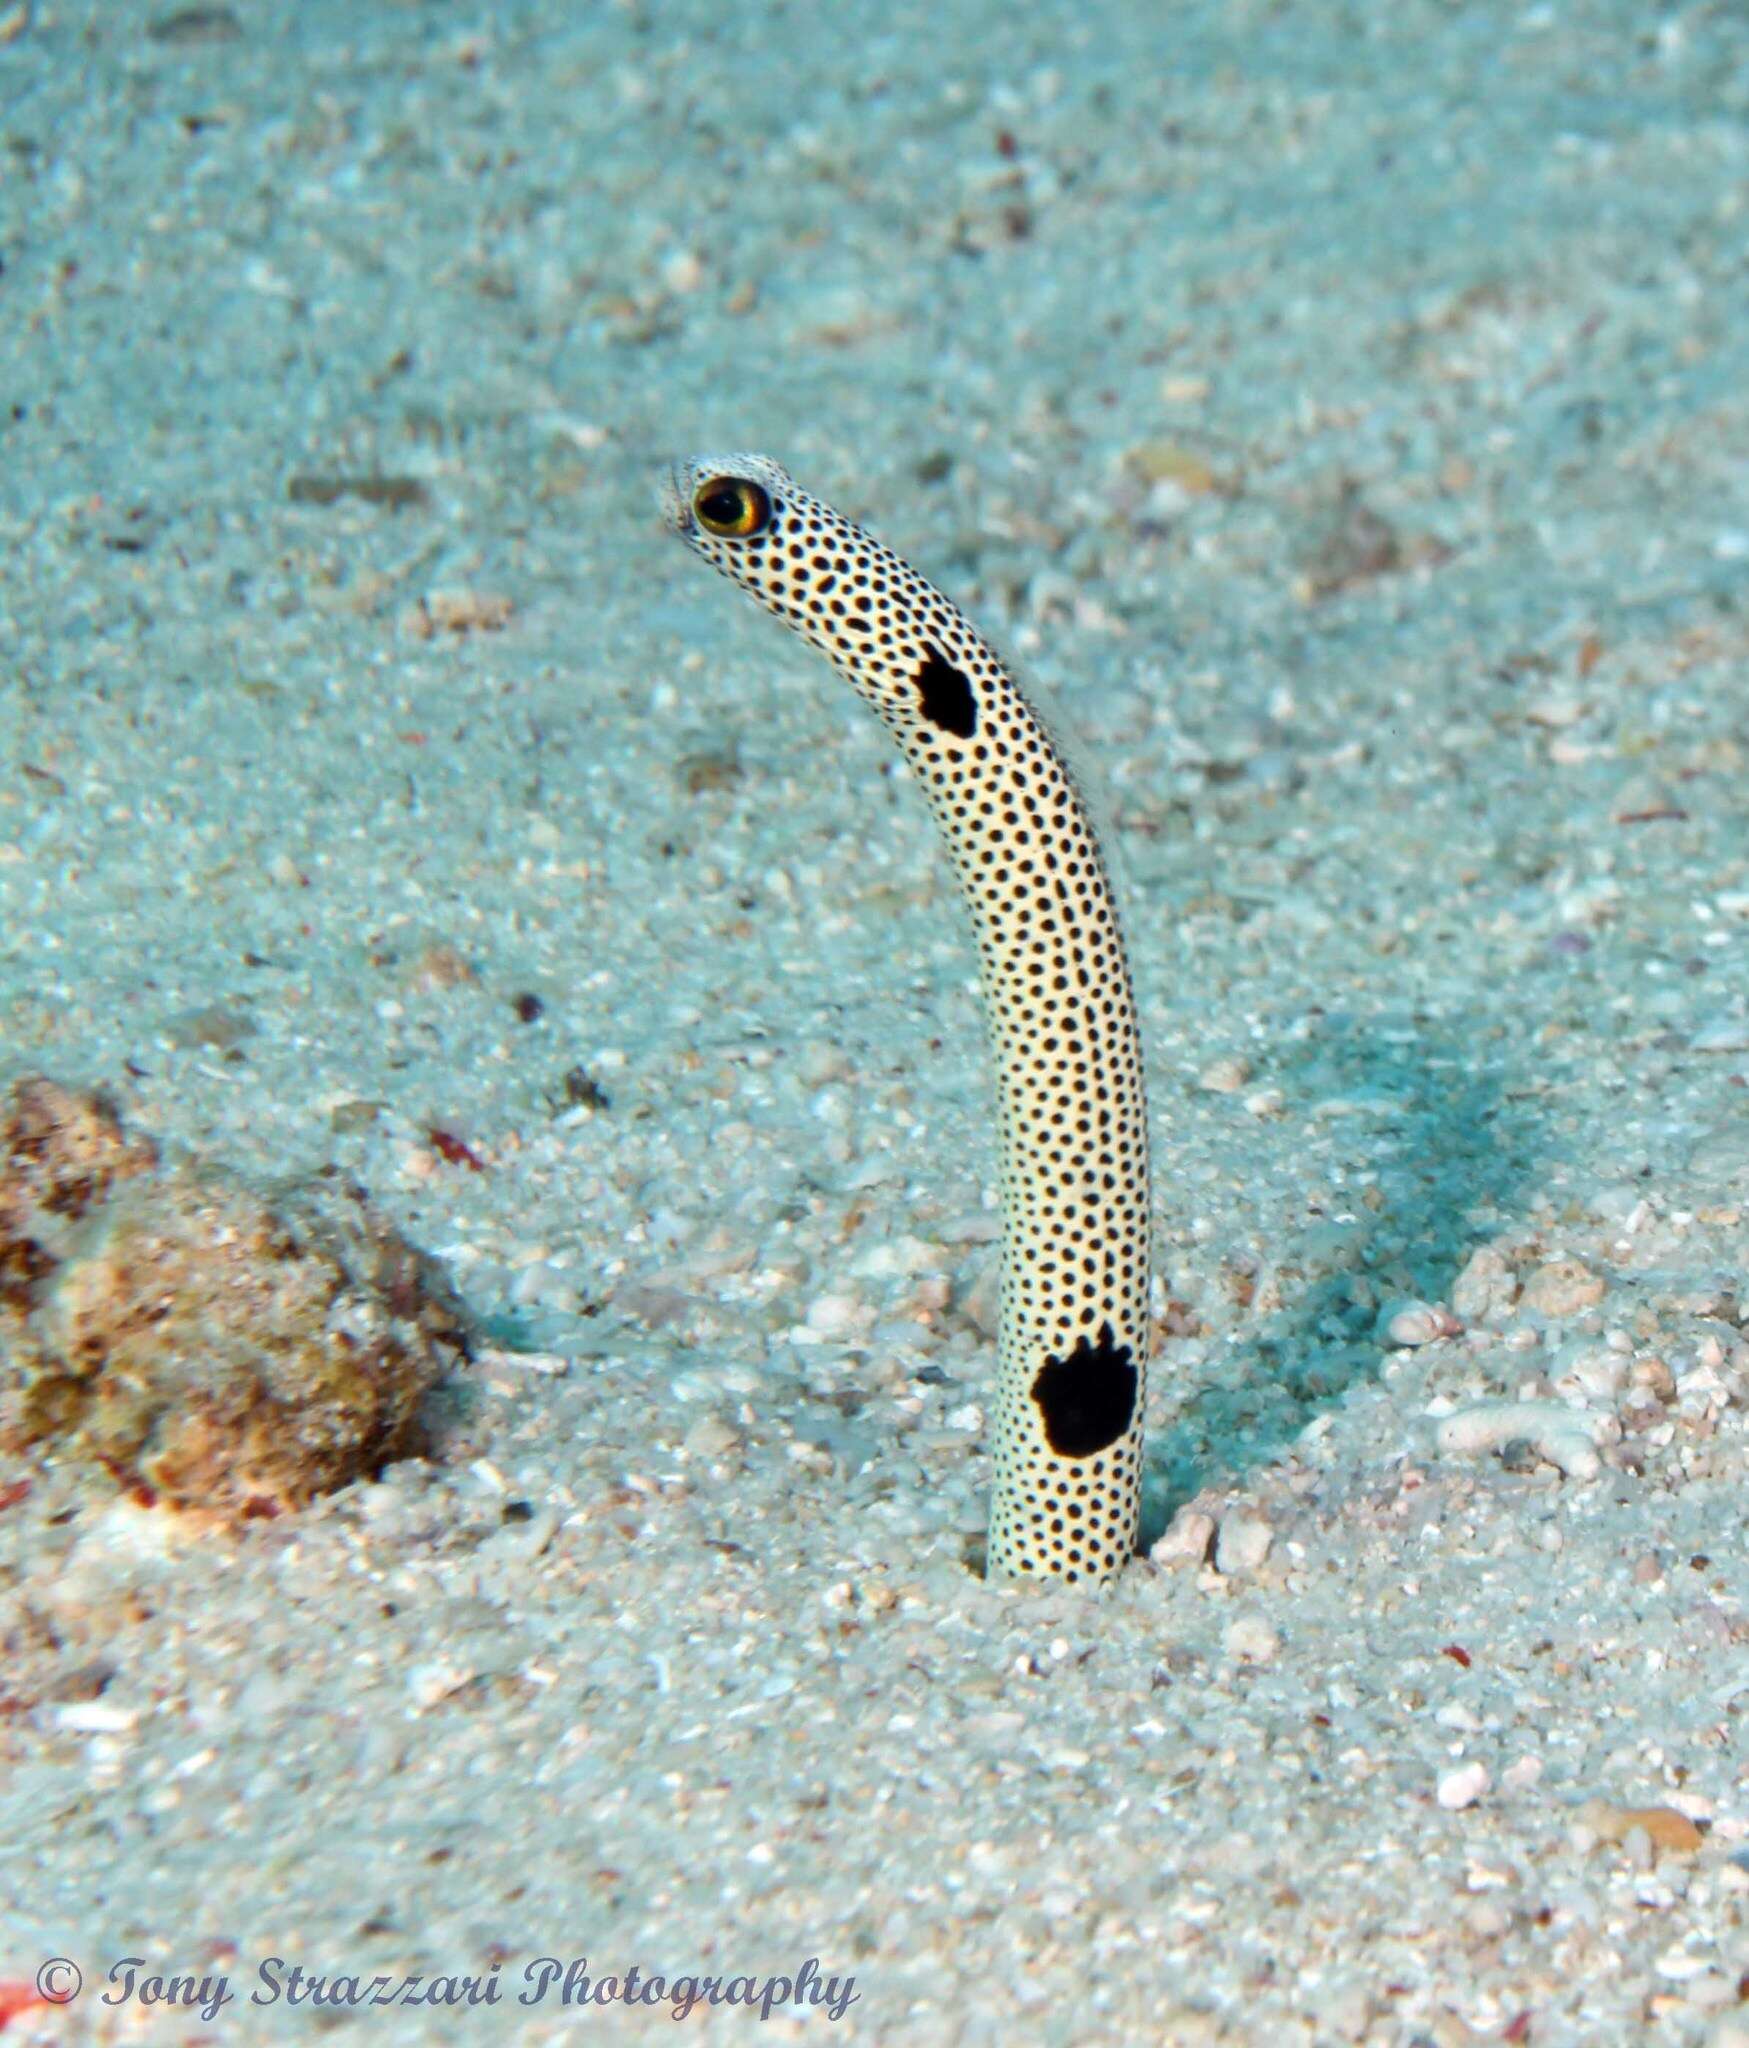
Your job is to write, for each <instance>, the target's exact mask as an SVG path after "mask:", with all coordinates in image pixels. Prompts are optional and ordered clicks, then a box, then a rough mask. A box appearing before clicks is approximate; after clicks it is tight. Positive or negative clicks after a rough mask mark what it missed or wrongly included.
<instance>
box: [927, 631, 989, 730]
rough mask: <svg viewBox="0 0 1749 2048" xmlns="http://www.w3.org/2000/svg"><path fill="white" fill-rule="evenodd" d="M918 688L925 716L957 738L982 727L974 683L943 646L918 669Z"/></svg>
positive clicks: (934, 648)
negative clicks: (973, 689)
mask: <svg viewBox="0 0 1749 2048" xmlns="http://www.w3.org/2000/svg"><path fill="white" fill-rule="evenodd" d="M917 689H918V692H919V694H920V695H921V697H922V699H923V716H924V717H925V718H927V719H928V720H929V722H930V724H931V725H939V726H940V727H941V729H942V731H943V732H950V733H952V734H953V736H954V738H955V739H956V740H969V739H970V738H971V737H972V735H973V734H974V733H975V732H976V731H977V729H978V700H977V698H976V697H975V696H973V694H972V686H971V684H970V683H969V682H968V681H967V680H966V678H965V677H964V676H963V675H961V673H960V672H959V670H958V669H957V668H955V667H954V665H953V664H952V662H950V661H949V660H948V659H947V657H946V656H945V655H944V654H943V653H942V651H941V649H940V648H939V647H932V648H930V650H929V658H928V659H927V660H926V661H925V662H924V664H923V666H922V667H921V668H920V669H919V670H918V671H917Z"/></svg>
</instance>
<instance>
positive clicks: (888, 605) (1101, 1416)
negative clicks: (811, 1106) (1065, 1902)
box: [667, 455, 1150, 1581]
mask: <svg viewBox="0 0 1749 2048" xmlns="http://www.w3.org/2000/svg"><path fill="white" fill-rule="evenodd" d="M667 509H668V515H669V519H670V521H671V523H672V525H673V526H674V527H675V529H676V530H677V531H678V532H679V533H680V535H681V536H682V537H683V538H684V539H685V540H686V541H687V542H688V543H689V544H690V546H691V547H692V548H693V549H694V550H695V551H696V552H697V553H698V554H700V555H701V556H703V557H704V559H705V560H706V561H708V562H709V563H711V565H712V566H713V567H715V568H717V569H719V570H721V571H722V572H723V573H724V574H725V575H726V576H728V577H729V578H730V579H731V580H732V581H733V582H735V583H738V584H739V585H740V586H741V588H742V589H743V590H745V591H747V592H748V593H749V594H750V595H751V596H752V597H754V598H756V599H757V600H758V601H759V603H760V604H762V605H763V606H764V607H765V608H766V609H767V610H768V611H770V612H772V613H774V614H775V615H776V616H777V617H778V618H780V619H781V620H783V622H784V623H785V624H786V625H788V626H790V627H792V628H793V629H794V630H795V631H796V632H797V633H799V634H800V635H801V636H802V638H803V639H804V640H806V641H808V642H810V643H811V644H812V645H813V646H815V647H817V648H818V649H819V650H820V652H821V653H822V654H824V655H825V656H826V658H827V660H828V661H830V662H831V663H832V665H833V667H834V668H836V669H837V670H838V672H839V674H840V675H842V676H843V677H844V679H845V680H846V682H848V683H849V684H850V686H851V688H852V689H853V690H855V691H856V693H857V695H858V696H860V697H861V698H862V699H863V701H864V702H865V703H866V704H868V706H869V707H870V709H871V710H873V711H874V713H875V715H876V716H877V717H878V718H879V719H880V720H881V722H882V723H883V724H884V725H885V726H886V727H887V728H888V730H889V731H890V732H891V734H892V736H893V738H894V739H895V740H896V741H897V742H898V745H899V748H900V750H901V752H902V753H903V754H904V756H905V758H906V760H907V761H908V762H909V763H910V764H911V767H912V769H913V770H914V771H915V773H916V776H917V779H918V781H919V782H920V783H921V784H922V786H923V790H924V792H925V794H926V795H927V797H928V799H929V803H930V806H931V808H932V810H933V811H934V814H935V818H936V822H937V823H938V825H939V826H940V829H941V833H942V837H943V839H944V840H945V841H946V845H947V851H948V855H949V858H950V859H951V861H952V863H953V866H954V869H955V871H956V873H957V875H958V877H959V881H960V885H961V888H962V890H963V891H964V894H965V899H966V903H967V905H968V907H969V909H970V912H971V918H972V925H973V929H974V932H975V934H976V939H977V947H978V957H979V962H980V966H981V970H982V986H983V996H984V1006H985V1012H986V1016H987V1019H988V1025H989V1033H990V1042H991V1049H992V1053H993V1058H994V1065H995V1071H996V1100H997V1110H998V1124H999V1135H1000V1156H1001V1175H1002V1212H1003V1238H1002V1286H1001V1323H1000V1337H999V1360H998V1367H997V1385H996V1399H995V1403H994V1414H993V1451H994V1461H995V1475H994V1486H993V1492H992V1499H991V1509H990V1540H989V1552H988V1568H989V1570H990V1572H991V1573H992V1575H1006V1576H1011V1577H1031V1578H1047V1579H1058V1580H1081V1581H1088V1580H1100V1579H1105V1578H1109V1577H1110V1576H1111V1575H1112V1574H1114V1573H1115V1572H1117V1571H1119V1570H1121V1568H1122V1567H1123V1565H1124V1563H1125V1561H1126V1560H1127V1559H1128V1558H1129V1557H1130V1555H1131V1554H1132V1552H1133V1551H1134V1549H1135V1545H1136V1533H1137V1521H1138V1514H1139V1504H1140V1495H1141V1466H1142V1444H1141V1425H1142V1407H1143V1392H1144V1373H1145V1364H1146V1359H1147V1347H1148V1323H1147V1311H1148V1259H1149V1241H1150V1209H1149V1195H1148V1118H1147V1106H1146V1100H1145V1096H1144V1093H1143V1083H1142V1056H1141V1038H1140V1031H1139V1028H1138V1024H1137V1018H1136V1007H1135V1000H1134V997H1133V995H1132V992H1131V986H1130V971H1129V962H1128V958H1127V956H1126V953H1125V950H1124V942H1123V935H1122V932H1121V930H1120V928H1119V925H1118V918H1117V909H1116V905H1115V903H1114V901H1113V898H1112V890H1111V884H1110V880H1109V877H1108V875H1107V872H1106V866H1105V862H1104V859H1103V858H1102V856H1101V852H1100V848H1099V845H1098V842H1097V838H1096V835H1095V831H1094V826H1093V820H1092V816H1091V814H1090V812H1089V810H1088V807H1087V804H1086V802H1085V800H1084V799H1083V796H1082V793H1081V791H1080V790H1079V788H1078V787H1077V785H1076V781H1075V777H1074V775H1073V774H1072V772H1071V770H1070V768H1069V765H1068V763H1067V761H1066V760H1065V757H1064V755H1063V752H1062V750H1061V748H1060V747H1059V746H1058V744H1057V742H1056V741H1055V740H1054V739H1053V737H1052V735H1051V732H1050V730H1049V728H1048V727H1047V726H1046V724H1045V723H1044V721H1043V720H1042V719H1041V718H1040V717H1039V715H1038V713H1037V712H1036V711H1035V710H1034V709H1033V707H1032V705H1031V704H1029V703H1028V702H1027V699H1026V698H1025V696H1024V695H1023V694H1022V693H1021V690H1020V688H1019V687H1018V685H1017V684H1016V683H1015V681H1014V678H1013V677H1012V676H1011V675H1010V674H1009V672H1008V670H1007V669H1006V667H1005V666H1004V665H1003V663H1002V662H1001V661H1000V660H999V659H998V658H997V656H996V655H995V653H994V652H993V651H992V650H991V649H990V647H989V646H988V645H987V644H986V643H985V642H984V640H983V639H981V638H980V636H979V635H978V634H977V632H976V631H974V629H973V628H972V626H971V625H970V624H969V623H968V622H967V621H966V619H965V618H964V617H963V616H962V615H961V613H960V612H959V610H958V609H957V608H956V607H955V606H954V605H953V604H952V603H951V602H950V601H949V600H948V599H947V598H945V597H944V596H942V594H941V593H940V592H939V591H938V590H936V589H934V588H933V587H932V586H931V585H930V584H929V583H927V582H925V581H924V579H923V578H922V577H921V576H919V575H918V574H917V572H916V571H915V570H914V569H912V568H910V567H908V566H907V564H905V563H904V562H902V561H901V560H900V559H899V558H898V556H896V555H895V554H893V553H892V552H891V551H890V550H889V549H887V548H885V547H883V546H882V545H881V544H880V542H878V541H876V540H872V539H871V538H870V537H869V536H868V535H867V534H866V533H864V532H863V531H862V530H861V529H860V528H859V527H857V526H856V525H854V524H853V523H852V522H851V521H850V520H848V519H846V518H844V517H843V516H842V515H841V514H839V513H837V512H834V511H832V510H831V509H830V507H828V506H826V505H823V504H821V503H820V502H819V501H818V500H817V499H815V498H811V497H809V496H808V495H807V494H806V493H805V492H803V491H800V490H798V489H797V488H796V486H795V484H794V483H793V482H792V481H791V480H790V478H789V476H788V475H787V474H786V473H785V472H784V471H783V470H782V469H781V468H779V467H778V465H777V464H776V463H774V462H772V461H770V460H769V459H767V458H766V457H764V456H757V455H722V456H717V455H711V456H699V457H695V458H694V459H692V460H691V461H688V462H684V463H681V464H678V465H676V467H675V469H674V471H673V473H672V476H671V479H670V484H669V489H668V493H667Z"/></svg>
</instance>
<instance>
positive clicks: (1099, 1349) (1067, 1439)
mask: <svg viewBox="0 0 1749 2048" xmlns="http://www.w3.org/2000/svg"><path fill="white" fill-rule="evenodd" d="M1032 1398H1033V1400H1034V1402H1035V1403H1036V1404H1037V1407H1038V1412H1039V1415H1040V1417H1041V1418H1042V1420H1043V1422H1044V1426H1045V1441H1046V1443H1048V1444H1049V1445H1050V1447H1051V1449H1052V1450H1053V1451H1055V1452H1056V1453H1057V1455H1058V1457H1060V1458H1091V1457H1092V1455H1093V1454H1094V1452H1095V1451H1106V1450H1109V1449H1110V1448H1111V1446H1112V1445H1113V1444H1114V1443H1116V1442H1117V1440H1118V1438H1119V1437H1120V1436H1127V1435H1128V1434H1129V1427H1130V1420H1131V1418H1132V1417H1133V1416H1134V1414H1135V1412H1136V1362H1135V1360H1134V1359H1133V1358H1132V1357H1131V1356H1130V1348H1129V1346H1128V1345H1127V1344H1120V1343H1118V1341H1117V1339H1116V1337H1115V1335H1114V1334H1113V1332H1112V1327H1111V1325H1110V1324H1109V1323H1106V1324H1104V1325H1103V1326H1102V1327H1101V1329H1100V1332H1099V1339H1098V1342H1097V1343H1095V1342H1094V1341H1093V1339H1091V1338H1090V1337H1088V1336H1087V1335H1086V1334H1085V1333H1083V1335H1082V1336H1081V1337H1080V1338H1079V1339H1078V1340H1077V1342H1076V1345H1075V1348H1074V1350H1073V1351H1071V1352H1070V1353H1069V1354H1068V1356H1067V1357H1066V1358H1047V1359H1046V1360H1045V1362H1044V1364H1043V1365H1042V1366H1040V1367H1039V1372H1038V1377H1037V1379H1035V1380H1034V1381H1033V1383H1032Z"/></svg>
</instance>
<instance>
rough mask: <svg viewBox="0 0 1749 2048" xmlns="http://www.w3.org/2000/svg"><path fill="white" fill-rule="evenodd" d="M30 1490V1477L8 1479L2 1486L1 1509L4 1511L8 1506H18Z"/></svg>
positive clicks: (0, 1491)
mask: <svg viewBox="0 0 1749 2048" xmlns="http://www.w3.org/2000/svg"><path fill="white" fill-rule="evenodd" d="M29 1492H30V1481H29V1480H28V1479H10V1480H8V1481H7V1483H6V1484H5V1485H4V1486H0V1511H4V1510H5V1509H7V1508H15V1507H17V1505H18V1503H19V1502H20V1501H21V1500H23V1499H24V1498H25V1496H26V1495H27V1494H28V1493H29Z"/></svg>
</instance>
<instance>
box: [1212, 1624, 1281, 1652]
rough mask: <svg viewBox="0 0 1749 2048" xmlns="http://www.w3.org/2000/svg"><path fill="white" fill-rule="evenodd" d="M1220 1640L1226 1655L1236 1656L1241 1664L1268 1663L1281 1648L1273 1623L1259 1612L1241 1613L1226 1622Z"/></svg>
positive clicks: (1279, 1638) (1278, 1635)
mask: <svg viewBox="0 0 1749 2048" xmlns="http://www.w3.org/2000/svg"><path fill="white" fill-rule="evenodd" d="M1222 1642H1223V1644H1224V1646H1225V1648H1226V1652H1227V1655H1228V1656H1229V1657H1236V1658H1237V1659H1238V1660H1239V1662H1240V1663H1241V1664H1268V1663H1270V1662H1271V1661H1272V1660H1273V1659H1274V1656H1275V1653H1276V1652H1277V1651H1278V1650H1279V1649H1280V1648H1281V1636H1280V1634H1279V1633H1278V1631H1277V1630H1276V1627H1275V1624H1274V1623H1273V1622H1270V1621H1265V1620H1264V1618H1263V1616H1262V1615H1261V1614H1241V1615H1239V1616H1238V1617H1237V1619H1236V1620H1233V1621H1230V1622H1228V1624H1227V1632H1226V1635H1225V1636H1224V1637H1223V1638H1222Z"/></svg>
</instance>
